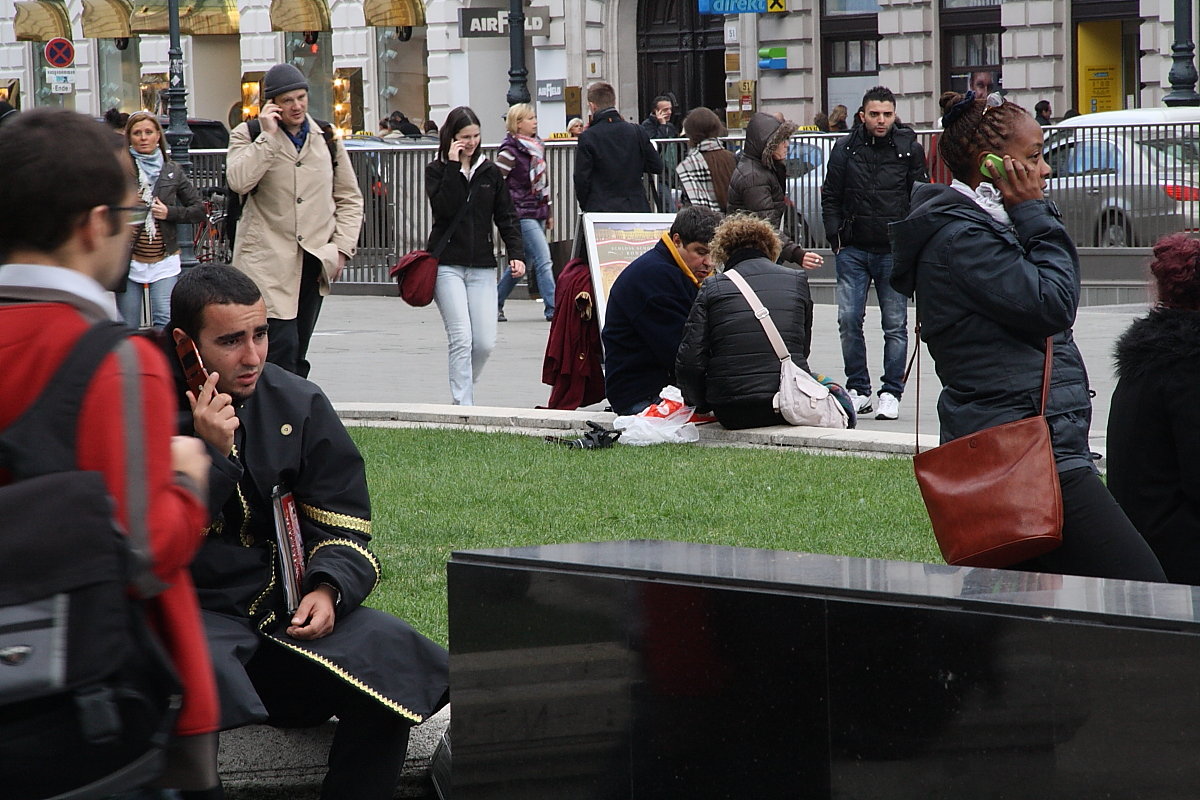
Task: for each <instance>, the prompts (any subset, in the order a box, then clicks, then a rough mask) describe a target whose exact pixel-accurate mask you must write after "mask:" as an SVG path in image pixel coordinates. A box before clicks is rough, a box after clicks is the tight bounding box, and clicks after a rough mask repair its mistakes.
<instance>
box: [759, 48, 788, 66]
mask: <svg viewBox="0 0 1200 800" xmlns="http://www.w3.org/2000/svg"><path fill="white" fill-rule="evenodd" d="M758 68H759V69H787V68H788V65H787V48H786V47H760V48H758Z"/></svg>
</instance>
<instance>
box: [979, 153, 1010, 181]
mask: <svg viewBox="0 0 1200 800" xmlns="http://www.w3.org/2000/svg"><path fill="white" fill-rule="evenodd" d="M988 164H991V165H992V166H993V167H995V168H996V174H997V175H999V176H1000V177H999V178H998V179H997V178H995V177H994V176H993V175H992V173H990V172H988ZM979 171H980V172H981V173H982V174H983V177H985V178H987V179H988V180H1004V179H1005V178H1007V177H1008V170H1006V169H1004V159H1003V158H1001V157H1000V156H998V155H996V154H995V153H988V154H987V155H986V156H984V157H983V163H982V164H980V165H979Z"/></svg>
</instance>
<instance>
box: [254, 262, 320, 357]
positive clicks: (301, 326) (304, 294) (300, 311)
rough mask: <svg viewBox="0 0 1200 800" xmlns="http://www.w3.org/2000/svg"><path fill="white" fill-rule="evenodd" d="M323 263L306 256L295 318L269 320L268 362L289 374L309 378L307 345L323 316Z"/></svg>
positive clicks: (273, 318)
mask: <svg viewBox="0 0 1200 800" xmlns="http://www.w3.org/2000/svg"><path fill="white" fill-rule="evenodd" d="M321 270H322V266H321V260H320V259H319V258H317V257H316V256H314V255H313V254H312V253H309V252H305V253H304V266H303V268H302V270H301V273H300V303H299V306H298V307H297V309H296V318H295V319H277V318H275V317H271V318H270V319H268V320H267V324H268V325H269V326H270V333H269V334H268V336H269V341H270V344H269V346H268V348H267V361H270V362H271V363H272V364H278V365H279V366H281V367H283V368H284V369H286V370H287V371H288V372H294V373H295V374H297V375H299V376H300V377H301V378H307V377H308V372H309V369H311V366H312V365H310V364H309V363H308V343H309V341H310V340H311V339H312V335H313V331H314V330H315V329H316V327H317V317H318V316H320V314H321V303H322V301H323V300H324V299H325V298H323V297H321Z"/></svg>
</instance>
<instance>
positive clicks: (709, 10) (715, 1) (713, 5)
mask: <svg viewBox="0 0 1200 800" xmlns="http://www.w3.org/2000/svg"><path fill="white" fill-rule="evenodd" d="M700 13H701V14H765V13H767V0H700Z"/></svg>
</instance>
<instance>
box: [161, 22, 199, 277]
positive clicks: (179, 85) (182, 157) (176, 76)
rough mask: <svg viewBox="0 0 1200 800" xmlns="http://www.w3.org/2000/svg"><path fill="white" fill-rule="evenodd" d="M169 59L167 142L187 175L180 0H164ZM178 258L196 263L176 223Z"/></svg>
mask: <svg viewBox="0 0 1200 800" xmlns="http://www.w3.org/2000/svg"><path fill="white" fill-rule="evenodd" d="M167 18H168V25H169V27H168V32H169V33H170V40H171V41H170V47H169V49H168V50H167V58H168V59H170V62H171V63H170V72H169V73H168V76H169V78H168V79H169V81H170V86H168V87H167V115H168V116H167V121H168V125H167V130H166V134H167V142H168V143H169V144H170V145H171V160H172V161H174V162H175V163H176V164H178V165H179V166H180V167H182V168H183V170H184V172H186V173H188V174H189V175H190V174H191V172H192V157H191V155H189V153H188V147H189V146H190V145H191V143H192V131H191V129H190V128H189V127H188V124H187V89H186V88H185V87H184V85H183V48H182V47H181V46H180V44H179V0H167ZM179 234H180V235H179V257H180V261H181V262H182V263H183V267H184V268H185V269H186V268H189V267H194V266H196V254H195V252H194V251H193V248H192V226H191V225H183V224H181V225H179Z"/></svg>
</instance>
